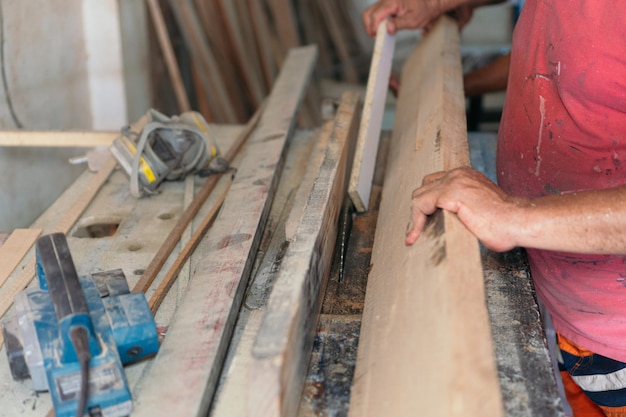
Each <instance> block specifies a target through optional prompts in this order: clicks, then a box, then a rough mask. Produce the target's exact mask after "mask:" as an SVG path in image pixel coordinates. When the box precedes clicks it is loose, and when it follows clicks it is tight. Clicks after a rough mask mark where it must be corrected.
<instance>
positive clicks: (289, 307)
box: [247, 92, 360, 417]
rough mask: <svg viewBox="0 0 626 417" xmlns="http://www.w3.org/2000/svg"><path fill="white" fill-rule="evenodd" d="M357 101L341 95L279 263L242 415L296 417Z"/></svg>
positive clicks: (357, 113) (343, 184)
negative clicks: (321, 155) (319, 161)
mask: <svg viewBox="0 0 626 417" xmlns="http://www.w3.org/2000/svg"><path fill="white" fill-rule="evenodd" d="M359 107H360V106H359V95H358V94H357V93H353V92H349V93H346V94H345V95H344V96H343V98H342V102H341V105H340V107H339V110H338V113H337V116H336V119H335V124H334V127H333V131H332V133H331V136H330V140H329V144H328V148H327V150H326V154H325V156H324V161H323V162H322V164H321V166H320V171H319V174H318V176H317V178H316V179H315V182H314V184H313V188H312V190H311V194H310V196H309V199H308V201H307V205H306V207H305V209H304V213H303V216H302V220H301V222H300V224H299V226H298V228H297V231H296V238H295V239H294V241H293V242H291V244H290V245H289V248H288V249H287V252H286V253H285V257H284V259H283V261H282V265H281V269H280V271H279V273H278V277H277V279H276V283H275V285H274V289H273V291H272V294H271V296H270V300H269V303H268V307H267V312H266V313H265V316H264V318H263V322H262V324H261V328H260V329H259V333H258V335H257V338H256V341H255V343H254V346H253V348H252V356H253V363H252V368H251V370H250V382H249V383H248V404H247V407H248V408H247V411H248V413H247V415H248V416H259V415H262V416H285V417H288V416H295V415H296V413H297V411H298V406H299V405H300V397H301V394H302V387H303V384H304V379H305V377H306V371H307V368H308V363H309V358H310V353H311V350H312V348H313V340H314V337H315V328H316V325H317V319H318V317H319V312H320V310H321V304H322V299H323V297H324V290H325V288H326V283H327V280H328V275H329V273H330V267H331V264H332V260H333V257H334V246H335V241H336V239H337V227H338V225H337V222H338V218H339V212H340V211H341V205H342V203H343V200H344V196H345V194H346V187H347V177H348V175H349V169H348V168H349V164H350V161H351V160H352V158H351V157H352V155H351V154H352V153H353V152H354V145H355V142H356V136H357V129H358V125H359V116H360V111H359Z"/></svg>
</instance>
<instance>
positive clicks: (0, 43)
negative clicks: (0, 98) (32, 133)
mask: <svg viewBox="0 0 626 417" xmlns="http://www.w3.org/2000/svg"><path fill="white" fill-rule="evenodd" d="M0 61H1V63H0V73H1V74H2V86H3V87H4V93H5V96H6V102H7V106H8V108H9V112H10V113H11V118H12V119H13V123H15V125H16V126H17V127H18V128H19V129H22V128H23V127H24V125H23V124H22V122H21V121H20V119H19V118H18V117H17V114H16V113H15V108H14V107H13V100H12V99H11V93H10V92H9V82H8V81H7V74H6V67H5V65H4V63H5V59H4V13H3V11H2V3H1V2H0Z"/></svg>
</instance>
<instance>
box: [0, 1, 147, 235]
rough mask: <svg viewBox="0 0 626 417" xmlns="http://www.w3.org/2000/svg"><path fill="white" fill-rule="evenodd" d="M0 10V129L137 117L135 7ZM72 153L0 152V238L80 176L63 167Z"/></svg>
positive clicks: (63, 5) (139, 81)
mask: <svg viewBox="0 0 626 417" xmlns="http://www.w3.org/2000/svg"><path fill="white" fill-rule="evenodd" d="M0 11H1V12H2V13H1V18H2V19H1V21H0V26H1V29H2V30H1V35H2V39H0V41H2V45H3V51H2V52H3V53H2V56H0V61H1V62H0V65H1V69H2V71H3V73H4V80H6V81H5V82H1V83H0V130H12V129H16V128H18V127H22V128H24V129H26V130H71V129H82V130H118V129H119V128H120V127H122V126H123V125H125V124H127V123H128V121H129V120H134V119H136V118H137V117H139V116H140V115H141V114H143V113H145V111H146V110H147V108H148V107H149V103H150V91H149V85H150V84H149V70H148V63H149V59H148V52H149V51H148V47H147V44H148V41H147V26H146V14H145V8H144V1H143V0H0ZM122 22H124V23H122ZM122 38H123V39H124V41H122ZM129 81H130V82H129ZM5 84H6V88H5ZM11 104H12V106H11ZM81 152H83V151H81V150H79V149H62V150H59V149H44V148H35V149H26V148H12V149H11V148H4V149H3V148H0V231H10V230H12V229H13V228H15V227H25V226H28V225H29V224H30V223H31V222H32V221H33V220H34V219H35V218H36V217H37V216H38V215H39V214H40V213H41V212H42V211H43V210H44V209H45V208H47V207H48V206H49V205H50V204H51V203H52V202H53V201H54V200H55V199H56V198H57V197H58V195H59V194H60V193H61V192H62V191H63V190H65V189H66V188H67V186H68V185H69V184H71V183H72V182H73V181H74V179H75V178H76V177H77V176H78V175H79V174H80V172H82V171H83V170H84V169H85V168H84V167H74V166H70V165H69V164H68V163H67V160H68V158H69V157H71V156H77V155H80V153H81Z"/></svg>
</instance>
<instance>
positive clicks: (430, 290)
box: [349, 18, 502, 417]
mask: <svg viewBox="0 0 626 417" xmlns="http://www.w3.org/2000/svg"><path fill="white" fill-rule="evenodd" d="M461 74H462V72H461V61H460V53H459V36H458V29H457V26H456V24H455V23H454V22H453V21H452V20H451V19H448V18H442V19H440V20H439V21H438V23H437V24H436V26H435V27H434V29H433V30H432V32H430V33H429V34H428V36H426V37H425V38H424V39H423V41H422V42H420V44H419V45H418V46H417V47H416V49H415V50H414V52H413V53H412V54H411V56H410V57H409V59H408V60H407V62H406V64H405V66H404V69H403V74H402V79H401V85H402V88H401V89H400V97H399V102H398V105H397V113H396V120H395V125H394V129H393V133H392V135H393V136H392V140H391V148H390V151H389V152H390V154H389V157H388V159H387V164H386V166H387V172H386V174H385V183H384V186H383V194H382V202H381V206H380V211H379V217H378V223H377V227H376V229H377V232H376V237H375V241H374V247H373V253H372V269H371V272H370V274H369V277H368V284H367V292H366V299H365V309H364V314H363V323H362V327H361V335H360V341H359V350H358V356H357V366H356V370H355V375H354V383H353V387H352V394H351V395H352V397H351V402H350V403H351V406H350V413H349V415H350V417H362V416H383V415H384V416H396V417H402V416H415V415H420V416H429V417H454V416H464V417H474V416H475V417H483V416H493V417H497V416H501V415H502V400H501V394H500V388H499V383H498V378H497V374H496V369H495V359H494V354H493V347H492V342H491V335H490V327H489V320H488V316H487V309H486V302H485V294H484V291H485V290H484V283H483V271H482V265H481V260H480V253H479V246H478V242H477V240H476V238H475V237H474V236H473V235H472V234H471V233H470V232H468V231H467V229H466V228H465V227H464V226H463V225H462V224H461V223H460V221H459V220H458V218H457V217H456V216H455V215H453V214H451V213H450V212H446V211H439V212H437V213H436V214H434V215H433V216H432V218H431V219H430V221H429V223H428V224H427V226H426V229H425V231H424V233H423V235H422V236H421V237H420V238H419V240H418V241H417V242H416V243H415V244H414V245H413V246H410V247H407V246H405V244H404V236H405V231H406V226H407V222H408V220H409V214H410V213H409V206H410V199H411V192H412V191H413V189H415V188H416V187H417V186H418V185H420V184H421V181H422V178H423V176H424V175H426V174H428V173H430V172H434V171H441V170H448V169H452V168H455V167H457V166H460V165H467V164H469V152H468V147H467V134H466V128H465V110H464V99H463V87H462V77H461Z"/></svg>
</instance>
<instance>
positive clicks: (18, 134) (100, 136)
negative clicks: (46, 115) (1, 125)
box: [0, 130, 119, 148]
mask: <svg viewBox="0 0 626 417" xmlns="http://www.w3.org/2000/svg"><path fill="white" fill-rule="evenodd" d="M117 135H119V132H104V131H102V132H96V131H93V132H88V131H53V130H42V131H35V130H29V131H28V130H4V131H0V147H1V146H24V147H55V148H58V147H61V148H63V147H80V148H93V147H96V146H109V145H110V144H111V143H112V142H113V139H115V137H116V136H117Z"/></svg>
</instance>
